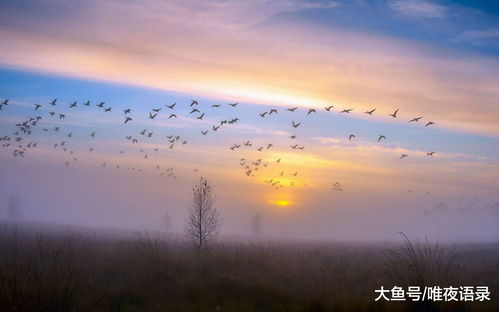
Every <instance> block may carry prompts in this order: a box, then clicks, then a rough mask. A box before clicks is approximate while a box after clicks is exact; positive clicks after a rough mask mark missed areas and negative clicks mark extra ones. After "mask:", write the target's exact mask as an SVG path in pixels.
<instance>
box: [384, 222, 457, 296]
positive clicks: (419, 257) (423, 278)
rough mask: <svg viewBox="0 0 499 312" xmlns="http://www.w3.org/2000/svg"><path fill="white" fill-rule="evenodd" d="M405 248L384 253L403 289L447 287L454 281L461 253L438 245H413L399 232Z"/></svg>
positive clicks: (402, 246)
mask: <svg viewBox="0 0 499 312" xmlns="http://www.w3.org/2000/svg"><path fill="white" fill-rule="evenodd" d="M399 234H400V235H401V236H402V245H401V246H400V247H397V248H392V249H388V250H387V251H385V255H386V258H387V261H386V267H387V269H388V272H389V274H390V275H392V276H393V277H394V279H395V280H396V281H398V283H399V284H401V285H403V286H421V287H424V286H433V285H447V284H448V283H449V282H450V281H452V280H453V281H455V278H456V273H457V271H458V269H459V267H458V264H457V258H458V256H459V253H458V252H457V251H456V249H455V248H454V247H450V246H447V245H443V244H441V243H439V242H435V243H433V244H432V243H430V242H429V241H428V238H426V240H425V241H424V242H420V241H419V240H415V241H414V242H412V241H411V240H410V239H409V238H408V237H407V235H405V234H404V233H402V232H400V233H399Z"/></svg>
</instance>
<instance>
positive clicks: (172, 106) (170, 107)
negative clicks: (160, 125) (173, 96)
mask: <svg viewBox="0 0 499 312" xmlns="http://www.w3.org/2000/svg"><path fill="white" fill-rule="evenodd" d="M175 105H177V103H173V104H172V105H165V106H166V107H168V108H169V109H173V108H174V107H175Z"/></svg>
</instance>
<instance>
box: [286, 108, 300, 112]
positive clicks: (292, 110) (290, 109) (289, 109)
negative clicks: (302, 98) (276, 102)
mask: <svg viewBox="0 0 499 312" xmlns="http://www.w3.org/2000/svg"><path fill="white" fill-rule="evenodd" d="M297 109H298V107H293V108H287V109H286V110H288V111H290V112H294V111H295V110H297Z"/></svg>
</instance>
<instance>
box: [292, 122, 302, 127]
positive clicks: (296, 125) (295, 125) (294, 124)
mask: <svg viewBox="0 0 499 312" xmlns="http://www.w3.org/2000/svg"><path fill="white" fill-rule="evenodd" d="M291 125H293V127H294V128H298V126H299V125H301V122H299V123H295V122H294V121H292V122H291Z"/></svg>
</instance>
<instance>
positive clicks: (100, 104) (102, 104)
mask: <svg viewBox="0 0 499 312" xmlns="http://www.w3.org/2000/svg"><path fill="white" fill-rule="evenodd" d="M105 104H106V103H104V102H100V103H99V104H97V105H96V106H97V107H100V108H103V107H104V105H105Z"/></svg>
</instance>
